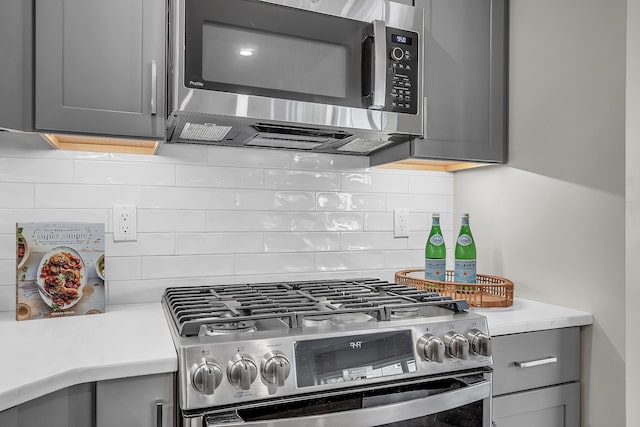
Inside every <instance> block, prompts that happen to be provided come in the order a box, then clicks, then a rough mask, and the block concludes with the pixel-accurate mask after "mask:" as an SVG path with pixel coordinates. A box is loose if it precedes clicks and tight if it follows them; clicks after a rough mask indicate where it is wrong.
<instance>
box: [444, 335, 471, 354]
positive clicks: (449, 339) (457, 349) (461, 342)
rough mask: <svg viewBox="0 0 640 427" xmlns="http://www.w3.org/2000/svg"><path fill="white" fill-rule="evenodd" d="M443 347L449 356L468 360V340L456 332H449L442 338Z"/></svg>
mask: <svg viewBox="0 0 640 427" xmlns="http://www.w3.org/2000/svg"><path fill="white" fill-rule="evenodd" d="M444 345H445V347H446V348H447V353H449V356H451V357H455V358H457V359H462V360H466V359H468V358H469V340H468V339H466V338H465V337H464V335H462V334H459V333H457V332H456V331H449V332H447V334H446V335H445V336H444Z"/></svg>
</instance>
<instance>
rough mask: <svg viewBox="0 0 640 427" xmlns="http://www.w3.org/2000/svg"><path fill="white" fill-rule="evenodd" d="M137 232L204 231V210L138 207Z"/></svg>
mask: <svg viewBox="0 0 640 427" xmlns="http://www.w3.org/2000/svg"><path fill="white" fill-rule="evenodd" d="M137 214H138V233H148V232H150V233H162V232H175V233H184V232H192V231H205V224H206V222H205V221H206V220H205V211H204V210H187V209H181V210H177V209H176V210H174V209H138V212H137Z"/></svg>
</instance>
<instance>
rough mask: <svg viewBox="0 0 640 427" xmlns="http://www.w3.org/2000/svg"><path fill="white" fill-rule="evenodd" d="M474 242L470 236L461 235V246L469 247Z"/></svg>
mask: <svg viewBox="0 0 640 427" xmlns="http://www.w3.org/2000/svg"><path fill="white" fill-rule="evenodd" d="M472 242H473V239H472V238H471V236H469V235H468V234H461V235H460V236H458V244H459V245H460V246H469V245H470V244H471V243H472Z"/></svg>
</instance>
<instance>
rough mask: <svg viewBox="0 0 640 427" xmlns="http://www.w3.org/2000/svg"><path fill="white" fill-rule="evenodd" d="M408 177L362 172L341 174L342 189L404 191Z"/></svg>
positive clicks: (405, 190) (385, 191)
mask: <svg viewBox="0 0 640 427" xmlns="http://www.w3.org/2000/svg"><path fill="white" fill-rule="evenodd" d="M408 190H409V177H408V176H406V175H390V174H388V175H376V174H371V173H364V172H348V173H343V174H342V191H351V192H377V193H406V192H408Z"/></svg>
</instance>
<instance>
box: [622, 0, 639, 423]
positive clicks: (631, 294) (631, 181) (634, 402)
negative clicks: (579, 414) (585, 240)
mask: <svg viewBox="0 0 640 427" xmlns="http://www.w3.org/2000/svg"><path fill="white" fill-rule="evenodd" d="M638 117H640V0H627V145H626V148H627V151H626V162H627V164H626V169H625V170H626V177H627V184H626V202H627V203H626V208H627V221H626V224H627V225H626V232H627V233H626V237H627V239H626V264H625V265H626V289H627V298H626V301H627V362H628V363H627V367H626V374H627V375H626V378H627V384H626V390H627V425H628V426H637V425H640V406H639V405H638V402H640V389H639V388H638V383H639V381H640V366H639V365H638V354H640V341H638V338H637V336H636V335H637V334H636V333H635V332H636V330H637V325H640V310H638V301H640V286H638V277H640V263H639V262H638V260H639V259H640V221H638V218H640V169H638V164H640V120H638ZM634 326H635V327H634Z"/></svg>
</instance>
